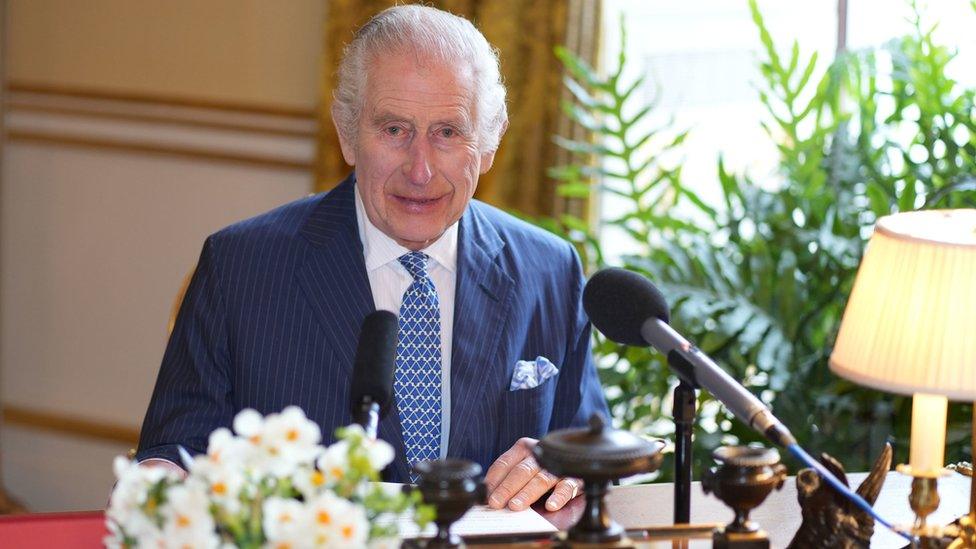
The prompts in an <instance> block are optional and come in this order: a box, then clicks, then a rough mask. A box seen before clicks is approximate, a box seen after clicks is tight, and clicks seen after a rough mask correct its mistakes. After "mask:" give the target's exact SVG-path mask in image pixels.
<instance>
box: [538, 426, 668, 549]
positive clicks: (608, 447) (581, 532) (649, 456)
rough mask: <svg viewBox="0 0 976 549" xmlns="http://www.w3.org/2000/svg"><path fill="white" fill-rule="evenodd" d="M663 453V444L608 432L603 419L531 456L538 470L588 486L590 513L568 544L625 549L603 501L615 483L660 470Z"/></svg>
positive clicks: (558, 435)
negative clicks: (581, 480) (578, 480)
mask: <svg viewBox="0 0 976 549" xmlns="http://www.w3.org/2000/svg"><path fill="white" fill-rule="evenodd" d="M662 448H664V442H663V441H660V440H655V441H649V440H645V439H642V438H640V437H638V436H636V435H633V434H631V433H629V432H627V431H621V430H617V429H613V428H612V427H608V426H607V423H606V420H605V419H604V418H603V417H602V416H601V415H600V414H593V416H591V417H590V421H589V427H584V428H582V429H562V430H559V431H553V432H552V433H549V434H548V435H546V437H545V438H543V439H542V440H541V441H539V444H537V445H536V447H535V450H534V451H533V452H534V454H535V457H536V459H537V460H538V461H539V465H541V466H542V467H543V468H545V469H546V470H547V471H549V472H550V473H553V474H555V475H559V476H562V477H576V478H580V479H583V482H584V488H583V493H584V494H585V496H586V508H585V510H584V511H583V516H582V517H580V519H579V521H578V522H577V523H576V524H575V525H574V526H573V527H572V528H570V530H569V532H568V535H567V538H568V541H569V543H570V544H573V545H577V544H603V545H607V544H612V545H626V544H627V540H626V537H625V536H624V530H623V528H622V527H621V526H620V525H619V524H617V523H616V522H614V521H613V520H611V519H610V515H609V514H608V513H607V508H606V503H605V502H604V496H606V493H607V489H608V487H609V484H610V482H611V481H614V480H618V479H621V478H625V477H629V476H633V475H636V474H639V473H647V472H651V471H654V470H656V469H657V468H658V467H659V466H660V465H661V459H662V456H661V449H662Z"/></svg>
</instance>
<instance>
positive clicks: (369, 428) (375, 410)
mask: <svg viewBox="0 0 976 549" xmlns="http://www.w3.org/2000/svg"><path fill="white" fill-rule="evenodd" d="M353 421H355V422H356V423H358V424H360V425H362V426H363V430H364V431H366V436H367V437H369V439H370V440H376V432H377V430H378V427H379V423H380V405H379V404H377V403H376V402H375V401H374V400H373V399H372V398H370V397H369V396H364V397H363V400H362V401H361V402H360V403H359V409H358V410H356V414H355V417H354V418H353Z"/></svg>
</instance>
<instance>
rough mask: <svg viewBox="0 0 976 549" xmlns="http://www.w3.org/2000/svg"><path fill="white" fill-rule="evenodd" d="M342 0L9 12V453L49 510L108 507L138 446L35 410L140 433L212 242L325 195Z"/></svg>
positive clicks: (2, 447)
mask: <svg viewBox="0 0 976 549" xmlns="http://www.w3.org/2000/svg"><path fill="white" fill-rule="evenodd" d="M3 1H4V0H0V2H3ZM324 2H325V0H281V1H278V0H165V1H159V0H84V1H77V0H6V2H5V4H4V5H5V6H6V8H7V12H6V15H7V18H6V21H7V26H6V30H5V32H4V31H3V30H2V29H0V32H3V34H4V35H6V38H7V52H6V53H7V60H8V66H7V68H8V79H9V84H10V85H11V89H10V90H9V91H10V93H8V94H7V95H8V100H9V101H8V103H7V105H8V109H7V112H6V113H5V115H4V117H3V129H4V130H5V132H6V135H7V136H8V137H7V138H6V140H5V141H4V143H3V147H2V158H0V404H2V405H3V406H4V408H5V409H6V410H7V412H8V416H7V418H6V419H5V421H4V423H3V424H2V425H0V459H2V463H3V467H2V473H3V483H4V485H5V486H6V487H7V489H8V491H9V492H10V493H11V494H12V495H14V496H15V497H17V498H19V499H21V500H22V501H23V502H24V503H26V504H27V505H28V507H29V508H31V509H32V510H34V511H60V510H80V509H97V508H104V506H105V504H106V501H107V497H108V493H109V491H110V489H111V486H112V483H113V479H112V473H111V460H112V457H113V456H114V455H117V454H119V453H122V452H124V451H125V450H126V449H127V448H128V447H129V443H126V442H122V441H119V440H117V439H118V438H119V437H116V440H111V439H110V438H106V437H104V436H103V437H101V438H99V436H92V433H93V432H94V431H96V430H97V429H93V428H89V429H88V434H87V435H86V434H85V433H84V432H79V431H84V430H85V429H78V428H75V427H72V428H71V429H74V434H66V433H64V432H58V431H54V430H51V429H49V428H48V429H45V428H39V427H38V426H37V422H36V420H25V419H23V418H24V417H25V414H24V411H25V410H26V411H28V412H39V413H40V415H45V414H46V415H45V417H47V418H48V419H47V420H45V421H47V422H48V423H54V424H58V423H59V422H60V424H62V425H64V424H68V423H69V422H70V420H81V422H82V423H85V422H88V424H89V425H95V426H96V427H97V426H98V425H102V426H108V427H110V428H111V429H109V431H112V432H132V431H133V430H135V429H137V428H138V427H139V425H140V423H141V421H142V417H143V415H144V413H145V409H146V406H147V404H148V401H149V396H150V393H151V390H152V386H153V383H154V380H155V377H156V372H157V370H158V368H159V361H160V358H161V356H162V351H163V347H164V345H165V342H166V321H167V317H168V316H169V312H170V307H171V305H172V303H173V298H174V296H175V294H176V292H177V290H178V288H179V287H180V283H181V281H182V278H183V276H184V274H185V273H186V272H187V271H188V270H189V269H191V268H192V267H193V265H194V264H195V262H196V259H197V256H198V254H199V251H200V246H201V244H202V243H203V240H204V238H205V237H206V236H207V235H208V234H210V233H212V232H213V231H216V230H218V229H219V228H221V227H222V226H225V225H227V224H229V223H231V222H233V221H235V220H239V219H243V218H245V217H249V216H252V215H255V214H258V213H260V212H262V211H265V210H268V209H270V208H272V207H274V206H277V205H279V204H282V203H284V202H287V201H290V200H293V199H296V198H299V197H301V196H303V195H305V194H307V193H308V192H309V191H310V190H311V188H312V174H311V166H312V163H313V159H314V155H315V134H316V131H317V117H316V116H315V109H316V108H317V95H318V73H319V49H320V43H321V41H322V36H321V33H322V28H323V21H322V18H323V6H324ZM25 84H26V85H27V86H25ZM52 91H53V92H57V93H51V92H52ZM76 91H89V92H92V91H93V92H95V93H92V94H83V95H81V96H79V95H77V94H75V93H73V92H76ZM120 95H121V96H126V95H130V96H144V97H146V98H149V99H152V100H151V101H141V102H140V101H129V100H122V101H120V100H118V99H119V96H120ZM171 100H172V101H171ZM234 105H237V106H238V107H240V106H244V107H247V106H253V107H256V108H242V109H237V110H234V109H228V107H233V106H234ZM260 107H271V108H268V109H265V108H260ZM15 411H16V412H17V413H14V412H15ZM18 414H19V415H18ZM28 415H29V414H28ZM51 418H53V419H51ZM31 421H34V422H35V423H34V424H32V423H31ZM42 423H43V422H42ZM122 438H125V437H122Z"/></svg>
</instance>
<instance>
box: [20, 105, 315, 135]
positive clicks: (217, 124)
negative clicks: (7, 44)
mask: <svg viewBox="0 0 976 549" xmlns="http://www.w3.org/2000/svg"><path fill="white" fill-rule="evenodd" d="M6 110H7V112H16V111H32V112H42V113H47V114H61V115H67V116H84V117H90V118H105V119H111V120H123V121H127V122H148V123H152V124H166V125H176V126H187V127H191V128H204V129H212V130H226V131H237V132H249V133H258V134H265V135H275V136H284V137H304V138H308V139H312V138H314V137H316V135H317V134H318V132H316V131H315V130H314V129H307V130H304V129H299V128H294V129H292V128H272V127H267V126H260V125H255V124H243V123H234V122H221V121H217V120H201V119H199V118H192V117H190V116H186V115H177V114H171V115H161V114H150V113H133V112H120V111H109V110H100V109H96V108H86V107H67V106H59V105H42V104H34V103H29V102H26V101H18V100H8V101H7V103H6Z"/></svg>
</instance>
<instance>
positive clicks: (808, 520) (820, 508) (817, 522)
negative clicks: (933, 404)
mask: <svg viewBox="0 0 976 549" xmlns="http://www.w3.org/2000/svg"><path fill="white" fill-rule="evenodd" d="M820 462H821V463H823V465H824V466H825V467H826V468H827V469H829V470H830V472H831V473H833V474H834V475H836V476H837V478H838V479H840V480H841V482H843V483H844V484H845V485H848V486H849V484H848V481H847V475H846V474H845V473H844V467H843V465H841V464H840V463H839V462H838V461H837V460H835V459H834V458H832V457H830V456H829V455H827V454H821V457H820ZM890 468H891V445H890V444H885V448H884V450H883V451H882V452H881V455H880V456H878V459H877V460H876V461H875V462H874V466H872V467H871V473H870V474H868V477H867V478H866V479H864V482H862V483H861V485H860V486H858V487H857V493H858V495H860V496H861V497H862V498H864V500H865V501H867V502H868V503H870V504H871V505H874V502H875V500H877V499H878V494H879V493H880V492H881V486H882V485H883V484H884V481H885V477H886V476H887V475H888V470H889V469H890ZM796 491H797V499H798V500H799V501H800V509H801V511H802V515H803V522H802V523H801V524H800V529H799V530H797V531H796V534H795V535H794V536H793V541H791V542H790V544H789V546H788V549H813V548H818V547H830V548H833V549H855V548H857V549H860V548H867V547H869V545H870V543H871V535H872V534H874V518H873V517H872V516H871V515H869V514H868V513H867V512H866V511H864V510H862V509H860V508H859V507H857V506H856V505H854V504H853V503H852V502H851V501H850V500H848V499H847V498H845V497H844V496H843V495H841V494H839V493H838V492H837V491H836V490H834V488H832V487H831V486H830V485H828V484H827V483H826V482H824V481H822V480H821V478H820V475H818V474H817V472H816V471H814V470H813V469H803V470H801V471H800V472H799V473H798V474H797V475H796Z"/></svg>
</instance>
